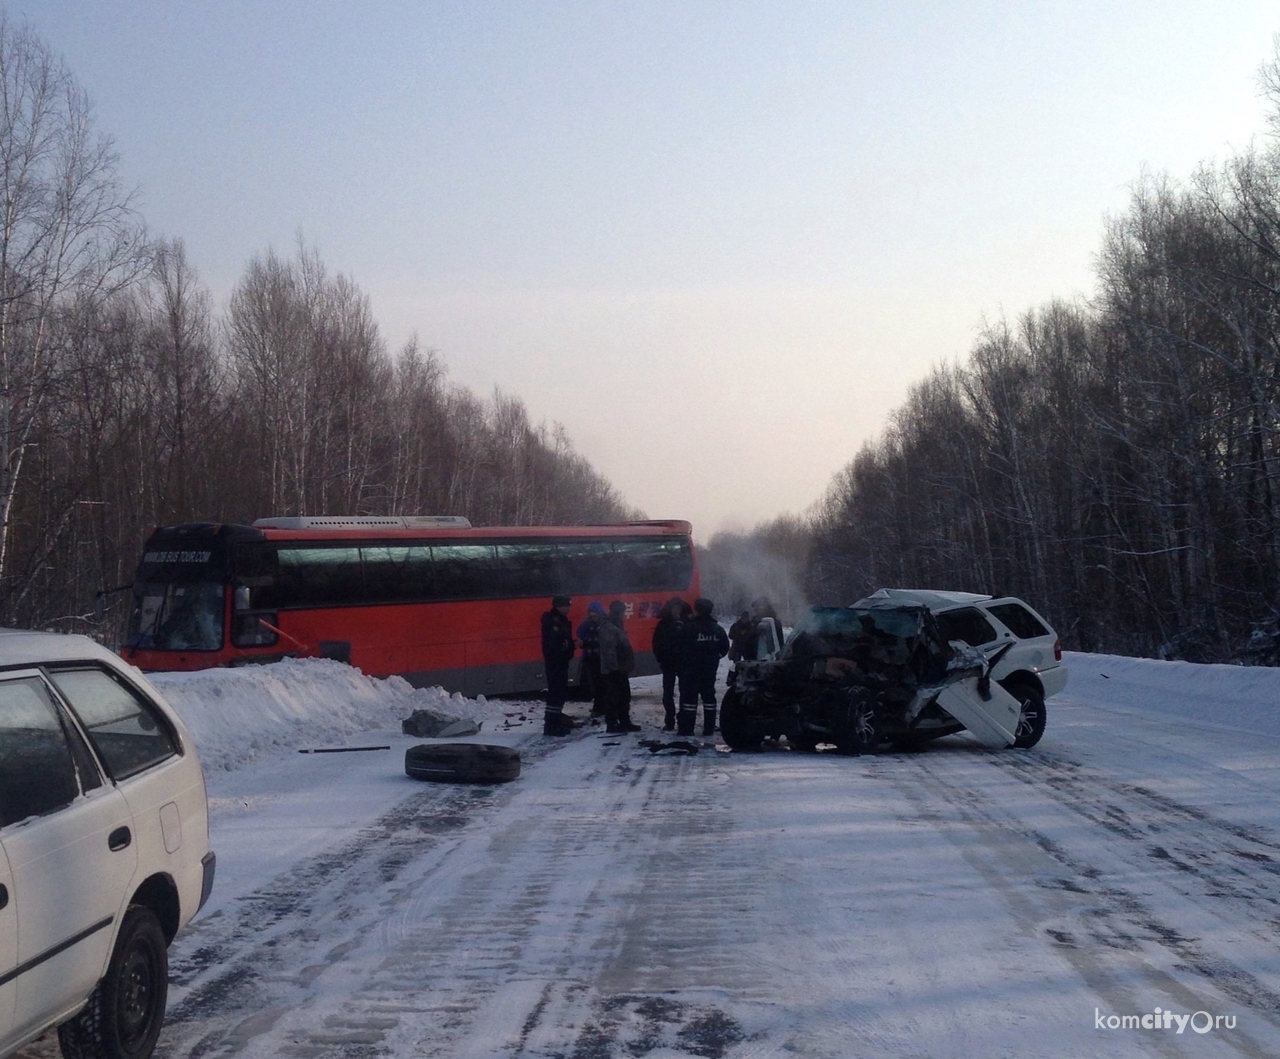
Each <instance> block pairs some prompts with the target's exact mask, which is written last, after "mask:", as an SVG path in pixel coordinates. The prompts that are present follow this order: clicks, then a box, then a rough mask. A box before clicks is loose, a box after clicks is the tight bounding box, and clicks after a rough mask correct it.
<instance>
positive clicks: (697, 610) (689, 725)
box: [677, 599, 729, 735]
mask: <svg viewBox="0 0 1280 1059" xmlns="http://www.w3.org/2000/svg"><path fill="white" fill-rule="evenodd" d="M714 609H715V607H714V605H713V604H712V602H711V600H709V599H699V600H695V601H694V604H693V618H692V619H691V620H690V621H689V622H687V623H686V624H685V627H684V635H683V636H682V637H681V652H680V654H681V659H680V661H681V672H680V718H679V726H678V728H677V733H678V734H679V735H693V729H694V725H695V724H696V723H697V720H698V698H699V697H701V698H702V734H703V735H711V734H712V733H713V732H714V731H715V730H716V670H717V669H719V668H720V659H722V658H723V657H724V656H725V655H727V654H728V653H729V637H728V636H726V635H725V631H724V630H723V629H722V628H720V623H719V622H718V621H716V619H715V617H714V615H713V613H712V612H713V611H714Z"/></svg>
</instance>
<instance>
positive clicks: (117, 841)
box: [107, 827, 133, 853]
mask: <svg viewBox="0 0 1280 1059" xmlns="http://www.w3.org/2000/svg"><path fill="white" fill-rule="evenodd" d="M132 841H133V835H132V834H131V833H130V831H129V829H128V828H127V827H117V828H116V829H115V830H114V831H112V832H111V834H109V835H108V836H107V848H108V849H109V850H111V852H112V853H119V852H120V851H121V850H122V849H125V848H127V847H128V845H129V843H130V842H132Z"/></svg>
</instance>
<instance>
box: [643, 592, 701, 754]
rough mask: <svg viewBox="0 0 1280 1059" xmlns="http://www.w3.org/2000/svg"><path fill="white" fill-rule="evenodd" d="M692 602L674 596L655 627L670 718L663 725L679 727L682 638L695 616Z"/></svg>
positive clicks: (664, 702) (657, 658)
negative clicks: (678, 698)
mask: <svg viewBox="0 0 1280 1059" xmlns="http://www.w3.org/2000/svg"><path fill="white" fill-rule="evenodd" d="M692 614H693V611H692V610H691V609H690V607H689V604H688V603H686V602H685V601H684V600H683V599H681V598H680V597H679V596H672V597H671V598H670V599H669V600H667V602H666V605H665V606H664V607H663V608H662V617H661V618H659V619H658V624H657V625H655V626H654V629H653V657H654V660H655V661H656V662H657V663H658V668H660V669H661V670H662V708H663V710H664V711H665V713H666V718H665V720H664V721H663V722H662V729H663V731H666V732H674V731H675V730H676V680H677V679H678V678H679V674H680V648H681V646H682V640H681V638H682V637H683V635H684V626H685V622H687V621H688V620H689V618H690V617H691V616H692Z"/></svg>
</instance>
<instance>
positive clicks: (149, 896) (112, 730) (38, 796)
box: [0, 631, 214, 1059]
mask: <svg viewBox="0 0 1280 1059" xmlns="http://www.w3.org/2000/svg"><path fill="white" fill-rule="evenodd" d="M213 871H214V856H213V854H212V853H211V852H210V851H209V810H208V803H207V800H206V796H205V785H204V774H203V773H202V772H201V769H200V762H199V759H198V758H197V757H196V753H195V748H194V747H193V746H192V745H191V738H190V736H189V735H188V733H187V731H186V729H185V728H184V727H183V725H182V722H181V720H179V718H178V717H177V715H176V714H175V713H174V712H173V710H172V709H170V708H169V707H168V706H167V705H166V704H165V702H164V700H163V699H162V698H161V696H160V695H159V694H158V693H157V692H156V690H155V689H154V688H153V687H152V686H151V685H150V684H149V683H147V681H146V679H145V678H144V677H143V676H142V675H141V674H140V673H139V672H138V671H137V670H136V669H134V668H133V667H131V666H128V665H126V664H125V663H124V662H122V661H121V660H120V659H119V658H118V657H116V656H115V655H114V654H112V653H111V652H110V651H108V650H106V649H105V648H103V647H100V646H99V645H98V644H96V643H94V642H93V641H92V640H89V639H86V638H85V637H82V636H59V635H54V634H48V633H28V632H15V631H3V632H0V1056H5V1055H9V1054H10V1053H11V1052H13V1051H16V1050H17V1049H18V1048H20V1047H21V1046H22V1045H23V1044H25V1043H26V1042H27V1041H30V1040H32V1039H33V1038H35V1037H37V1036H39V1035H40V1034H41V1033H43V1032H44V1031H45V1030H47V1029H49V1028H50V1027H51V1026H57V1027H58V1037H59V1040H60V1042H61V1045H62V1051H63V1054H64V1055H65V1056H68V1057H69V1059H78V1057H84V1059H126V1057H127V1059H144V1057H145V1056H147V1055H149V1054H150V1053H151V1051H152V1049H153V1048H154V1047H155V1043H156V1038H157V1037H159V1035H160V1027H161V1024H162V1023H163V1021H164V1009H165V998H166V996H167V993H168V958H167V954H166V950H167V948H168V945H169V943H170V942H171V941H172V940H173V937H174V935H175V934H176V933H177V932H178V929H179V928H180V927H182V926H183V925H184V924H185V923H187V921H188V920H190V919H191V917H192V916H194V915H195V914H196V912H197V911H198V910H199V909H200V907H201V906H202V905H203V904H204V902H205V900H206V899H207V898H208V896H209V891H210V889H211V888H212V885H213Z"/></svg>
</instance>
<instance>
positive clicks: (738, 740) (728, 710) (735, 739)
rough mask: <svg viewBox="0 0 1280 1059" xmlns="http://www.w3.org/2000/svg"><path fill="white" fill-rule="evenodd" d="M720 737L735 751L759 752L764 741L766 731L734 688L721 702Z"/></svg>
mask: <svg viewBox="0 0 1280 1059" xmlns="http://www.w3.org/2000/svg"><path fill="white" fill-rule="evenodd" d="M720 735H721V736H722V737H723V738H724V741H725V742H726V743H727V744H728V745H729V746H730V748H731V749H733V750H759V749H760V744H761V742H762V741H763V740H764V730H763V729H762V728H761V727H760V725H759V723H758V722H757V721H756V720H755V718H753V717H752V716H751V714H750V710H749V709H748V708H747V706H746V704H744V702H743V700H742V696H741V695H740V694H739V693H738V692H737V691H735V690H734V689H733V688H730V689H729V690H728V691H726V692H725V693H724V698H723V699H721V700H720Z"/></svg>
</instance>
